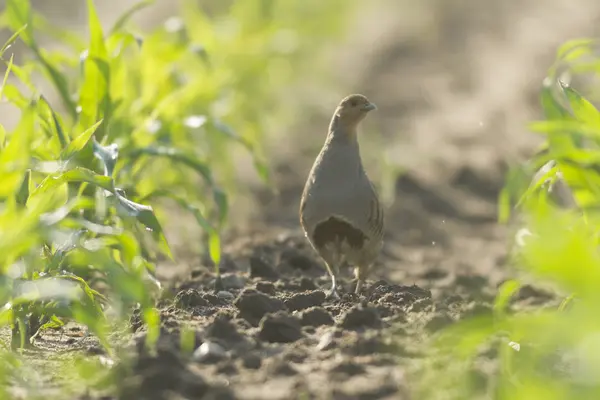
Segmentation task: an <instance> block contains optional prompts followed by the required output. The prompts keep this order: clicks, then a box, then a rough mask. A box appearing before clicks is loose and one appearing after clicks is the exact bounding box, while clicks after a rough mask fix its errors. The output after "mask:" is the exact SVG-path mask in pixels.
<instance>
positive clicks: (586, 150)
mask: <svg viewBox="0 0 600 400" xmlns="http://www.w3.org/2000/svg"><path fill="white" fill-rule="evenodd" d="M597 50H598V42H597V41H595V40H587V39H585V40H574V41H570V42H567V43H565V44H564V45H563V46H562V47H561V48H560V49H559V50H558V53H557V59H556V63H555V65H553V66H552V67H551V68H550V70H549V74H548V77H547V78H546V80H545V81H544V85H543V88H542V90H541V93H540V100H541V105H542V109H543V112H544V117H545V119H544V120H543V121H537V122H533V123H531V124H530V129H531V130H532V131H533V132H535V133H538V134H541V135H543V137H544V138H545V142H544V144H543V146H542V148H541V149H540V151H539V152H538V153H537V154H536V155H535V157H533V158H532V159H531V160H530V161H529V162H528V163H527V164H526V165H524V166H519V167H518V168H515V169H514V170H513V171H512V172H511V173H510V174H509V176H508V177H507V184H506V187H505V189H504V190H503V192H502V194H501V196H500V219H501V220H502V221H508V220H509V217H510V215H511V212H512V207H513V205H514V204H515V202H516V204H517V209H518V211H519V213H518V216H519V217H520V223H522V226H521V230H520V231H519V232H518V235H517V238H516V240H515V245H514V246H513V247H514V248H513V251H512V260H511V262H512V263H513V264H514V265H515V266H516V267H517V268H518V270H519V271H520V272H521V273H523V274H521V275H520V276H522V277H525V278H528V279H529V280H533V281H534V282H536V283H537V284H544V285H550V286H551V287H553V288H554V289H555V290H556V291H557V292H558V293H559V294H561V295H562V296H563V298H564V300H563V302H562V304H561V305H560V306H559V307H558V308H548V307H545V308H541V309H538V310H536V311H533V312H524V311H520V312H519V311H518V310H515V309H513V308H511V307H510V302H511V298H512V296H513V295H514V294H515V293H516V292H517V290H518V289H519V287H520V286H521V284H522V282H521V278H520V279H517V280H511V281H507V282H505V283H504V284H503V285H502V286H501V287H500V289H499V292H498V295H497V298H496V303H495V305H494V312H493V315H491V316H485V317H483V316H482V317H475V318H472V319H468V320H465V321H463V322H460V323H458V324H456V325H455V326H452V327H451V328H449V329H447V330H445V331H444V332H442V333H441V334H440V335H439V336H437V337H436V338H435V339H434V344H435V345H434V346H433V347H432V354H431V356H430V358H428V362H427V363H426V364H425V366H423V368H422V369H420V372H421V373H422V374H423V375H422V378H423V379H422V381H421V383H422V384H421V386H420V387H419V389H418V395H417V398H420V399H436V398H440V399H467V398H468V399H479V398H481V399H484V398H485V399H489V398H493V399H511V400H514V399H523V400H525V399H527V400H534V399H544V400H548V399H556V400H558V399H561V400H562V399H565V400H566V399H578V400H579V399H597V398H600V374H599V373H598V371H600V335H599V334H600V319H599V318H598V311H597V310H598V309H600V290H598V288H600V252H599V247H598V244H599V243H598V240H599V235H598V233H599V226H600V225H599V224H598V222H600V220H599V217H600V214H599V213H598V211H599V210H600V207H599V206H600V113H599V112H598V110H597V109H596V107H595V106H594V105H593V104H592V102H590V101H589V100H587V99H586V96H584V95H582V93H580V92H579V91H577V90H575V89H574V88H573V87H571V86H570V85H569V84H568V83H567V82H566V81H567V80H569V79H574V78H576V77H577V76H578V75H580V74H587V77H588V79H587V82H588V85H587V86H586V91H587V92H589V93H590V98H591V97H593V96H594V94H595V95H597V94H598V93H600V91H599V90H598V89H600V87H598V86H597V85H595V84H594V82H596V83H597V82H598V81H597V78H598V77H600V57H598V52H597ZM590 82H591V84H590ZM531 176H534V178H533V179H532V180H530V183H529V184H527V183H526V178H527V177H529V178H531Z"/></svg>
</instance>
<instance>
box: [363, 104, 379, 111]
mask: <svg viewBox="0 0 600 400" xmlns="http://www.w3.org/2000/svg"><path fill="white" fill-rule="evenodd" d="M363 110H364V111H373V110H377V106H376V105H375V104H373V103H367V104H365V105H364V106H363Z"/></svg>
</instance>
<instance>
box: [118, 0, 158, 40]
mask: <svg viewBox="0 0 600 400" xmlns="http://www.w3.org/2000/svg"><path fill="white" fill-rule="evenodd" d="M152 4H154V0H144V1H140V2H139V3H135V4H134V5H133V6H131V7H130V8H129V9H128V10H127V11H125V12H124V13H123V14H121V16H120V17H119V19H117V21H116V22H115V24H114V25H113V27H112V28H111V29H110V31H109V32H110V33H109V36H112V35H113V34H115V33H117V32H120V31H122V30H123V29H124V28H125V25H126V24H127V22H129V20H130V19H131V17H132V16H133V15H134V14H135V13H136V12H138V11H140V10H142V9H144V8H146V7H148V6H150V5H152Z"/></svg>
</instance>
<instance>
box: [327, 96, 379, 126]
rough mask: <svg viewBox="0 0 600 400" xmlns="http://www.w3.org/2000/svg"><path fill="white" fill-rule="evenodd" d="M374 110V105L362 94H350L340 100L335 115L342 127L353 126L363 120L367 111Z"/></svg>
mask: <svg viewBox="0 0 600 400" xmlns="http://www.w3.org/2000/svg"><path fill="white" fill-rule="evenodd" d="M376 109H377V107H376V106H375V104H373V103H371V102H370V101H369V99H367V98H366V97H365V96H363V95H362V94H351V95H350V96H347V97H345V98H343V99H342V101H341V102H340V104H339V105H338V106H337V109H336V110H335V115H336V116H337V117H338V118H339V121H340V122H341V123H343V124H344V125H346V126H353V125H356V124H358V123H359V122H360V121H361V120H362V119H363V118H365V116H366V115H367V113H368V112H369V111H373V110H376Z"/></svg>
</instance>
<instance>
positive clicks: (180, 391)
mask: <svg viewBox="0 0 600 400" xmlns="http://www.w3.org/2000/svg"><path fill="white" fill-rule="evenodd" d="M411 3H413V4H412V5H411ZM414 4H416V3H415V2H409V1H406V0H404V1H392V0H378V1H373V2H372V3H371V4H370V5H368V6H367V5H365V10H364V13H361V18H359V20H357V21H356V28H355V29H352V30H351V33H350V34H349V36H348V38H347V40H346V42H345V43H342V44H341V46H340V47H339V49H338V52H337V53H335V55H334V56H332V64H331V66H332V68H340V71H341V72H340V74H339V80H340V82H339V87H340V90H343V93H338V94H333V93H327V94H326V95H325V100H323V101H322V102H320V104H319V105H318V106H317V107H315V109H314V110H313V111H312V116H311V118H310V121H309V122H307V123H298V124H297V125H295V126H292V127H288V130H289V132H291V134H290V139H289V140H285V141H278V144H277V146H276V147H277V148H276V151H274V152H273V151H272V152H273V153H274V154H276V155H277V156H276V158H275V164H276V165H277V168H276V175H275V180H276V182H277V186H278V189H279V194H278V195H274V194H273V193H272V192H270V191H268V190H266V189H264V188H262V187H261V186H260V185H259V184H257V183H255V182H251V183H249V187H250V189H251V193H252V198H250V199H245V201H246V203H243V204H244V206H245V207H248V208H249V209H250V210H251V212H248V213H247V215H246V216H245V218H244V219H243V220H240V223H239V224H234V225H235V226H233V227H232V229H231V232H229V234H228V238H227V240H226V247H225V249H224V253H225V262H224V264H223V267H222V271H223V284H224V289H223V290H222V291H220V292H218V293H215V292H214V291H213V285H214V275H213V274H212V273H211V271H210V268H209V267H208V266H207V263H206V261H205V260H199V259H192V260H189V262H188V264H189V265H190V268H189V269H186V270H185V271H184V272H183V273H180V274H179V275H178V276H177V277H176V278H174V279H175V280H174V281H172V282H171V283H170V285H172V286H173V293H174V294H175V298H174V300H173V301H167V302H165V303H164V304H162V308H161V315H162V318H163V322H162V324H163V331H162V335H161V338H160V340H159V351H158V354H157V355H150V354H147V353H146V352H145V351H144V350H143V348H142V346H141V345H139V344H140V343H141V341H142V339H143V337H144V332H143V331H138V329H139V320H138V319H137V318H133V319H132V333H133V337H134V342H135V343H138V345H137V347H135V348H136V349H137V350H136V351H137V353H136V354H137V356H136V363H135V365H134V371H135V375H134V376H132V377H130V378H128V379H127V380H126V385H125V387H124V389H123V395H122V398H123V399H140V400H142V399H167V398H170V399H176V398H177V399H247V400H250V399H253V400H259V399H260V400H270V399H273V400H275V399H290V398H291V399H340V400H342V399H409V398H411V396H410V391H411V385H412V382H411V381H409V380H408V379H407V374H406V371H407V367H408V366H409V365H411V364H413V363H414V362H415V361H417V362H418V360H419V358H420V357H421V356H422V355H423V348H422V344H423V343H424V340H425V339H426V338H427V336H428V335H431V334H433V333H435V332H437V331H439V330H440V329H441V328H443V327H445V326H448V325H449V324H452V323H453V322H455V321H457V320H460V319H463V318H465V317H468V316H471V315H474V314H481V313H488V312H490V311H491V302H492V301H493V297H494V295H495V290H496V288H497V286H498V284H499V283H501V282H502V281H503V280H504V279H506V278H507V277H508V276H510V275H511V274H512V272H511V271H510V269H508V268H507V266H506V257H507V248H508V244H507V243H508V232H509V230H508V229H507V228H506V227H502V226H499V225H498V224H497V223H496V203H497V195H498V193H499V190H500V189H501V187H502V185H503V172H504V171H505V170H506V163H507V162H512V161H515V160H518V159H521V158H522V157H523V156H524V155H525V156H526V155H527V153H528V152H529V151H531V149H532V148H533V146H534V145H535V143H536V141H537V138H535V137H534V136H533V134H529V133H527V131H526V129H525V127H524V125H525V123H526V122H527V121H528V120H531V119H534V118H539V111H538V108H537V98H536V94H537V90H538V88H539V86H540V84H541V81H542V78H543V76H544V73H545V71H546V68H547V67H548V66H549V65H550V63H551V62H552V60H553V56H554V52H555V50H556V46H558V45H559V44H560V43H561V42H563V41H564V40H567V39H570V38H575V37H579V36H587V35H594V34H596V33H597V32H596V31H597V28H596V27H597V26H599V25H598V23H597V22H598V19H599V17H600V3H598V2H596V1H592V0H526V1H523V0H518V1H517V0H506V1H503V2H492V1H481V0H463V1H452V2H448V1H447V0H429V1H423V2H421V3H420V4H421V5H419V6H417V5H414ZM348 66H351V67H348ZM350 92H363V93H365V94H366V95H368V97H369V98H371V100H373V101H374V102H375V103H377V105H378V107H379V110H378V111H377V113H373V114H372V115H370V116H369V120H368V121H367V122H366V123H365V128H364V130H365V132H364V134H363V136H362V137H361V141H362V142H361V143H363V144H364V146H363V148H364V150H365V152H366V153H367V154H366V155H365V158H366V159H367V160H370V161H368V167H372V168H373V169H372V170H373V171H378V168H380V166H379V164H377V162H376V160H377V159H378V158H380V157H379V156H380V155H381V154H382V152H383V154H384V155H385V156H386V157H387V158H388V160H391V161H390V162H391V163H392V164H394V166H395V167H398V168H405V169H406V170H407V171H408V172H407V173H405V174H403V175H402V176H400V177H399V178H398V179H397V180H396V181H395V183H394V185H393V189H394V201H393V202H392V203H391V204H390V205H389V207H388V209H387V210H386V224H387V229H386V235H385V247H384V250H383V251H382V254H381V257H380V260H379V262H378V265H377V268H376V270H375V272H374V274H373V276H372V277H371V279H370V280H369V281H368V284H367V285H366V289H365V292H364V294H363V295H362V296H360V298H357V297H356V296H355V295H352V294H346V295H344V296H343V297H342V299H341V300H338V301H332V300H326V299H325V292H324V291H325V290H327V289H328V287H329V278H328V276H327V274H326V272H325V270H324V269H323V266H322V265H321V263H320V262H319V260H318V259H317V258H316V257H315V254H314V253H313V251H312V250H311V249H310V247H309V246H308V244H307V243H306V241H305V239H304V237H303V235H302V234H301V232H300V230H299V226H298V221H297V210H298V203H299V197H300V193H301V189H302V185H303V182H304V179H305V177H306V174H307V172H308V170H309V168H310V165H311V163H312V158H311V157H314V156H315V155H316V152H315V151H318V146H319V145H320V144H321V142H322V140H323V138H324V136H322V135H324V132H325V128H326V126H327V120H328V118H329V115H330V113H331V111H332V109H333V106H334V105H335V103H336V102H337V100H338V97H341V96H343V95H345V94H347V93H350ZM369 129H372V130H377V131H378V132H380V137H381V138H382V140H383V143H384V147H385V148H384V149H381V148H376V146H373V145H371V144H369V143H368V142H369V137H368V133H367V132H368V130H369ZM308 131H310V132H319V133H318V134H317V133H315V135H314V140H308V141H307V140H306V137H307V136H306V133H307V132H308ZM321 133H322V134H321ZM281 142H283V143H281ZM298 148H301V149H302V151H300V152H298ZM311 152H312V153H311ZM240 204H242V203H240ZM165 275H169V274H168V273H167V272H165ZM347 276H348V278H347V279H346V281H345V282H344V285H345V286H348V284H349V282H350V271H348V275H347ZM555 301H556V299H555V298H554V296H552V295H551V294H549V293H546V292H545V291H543V290H541V289H537V288H534V287H531V286H525V287H524V288H523V289H521V292H520V293H519V295H518V296H517V298H516V304H515V306H517V307H518V306H519V305H542V304H547V303H548V302H555ZM186 324H192V325H193V326H194V327H195V329H196V345H197V347H198V348H197V350H196V352H195V353H194V355H193V356H192V357H184V356H182V355H181V354H180V351H179V343H180V340H179V332H180V328H181V327H182V326H184V325H186ZM54 340H58V339H56V338H54V337H51V336H48V337H43V338H41V339H40V343H42V344H43V343H46V344H45V345H46V346H50V345H51V343H52V342H53V341H54ZM90 346H91V347H90V348H91V349H92V350H91V351H92V352H96V351H97V347H96V346H92V345H90ZM487 374H488V372H482V376H483V379H484V380H485V379H487V377H488V375H487ZM84 398H85V399H90V398H92V397H89V396H82V397H80V399H84Z"/></svg>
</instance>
